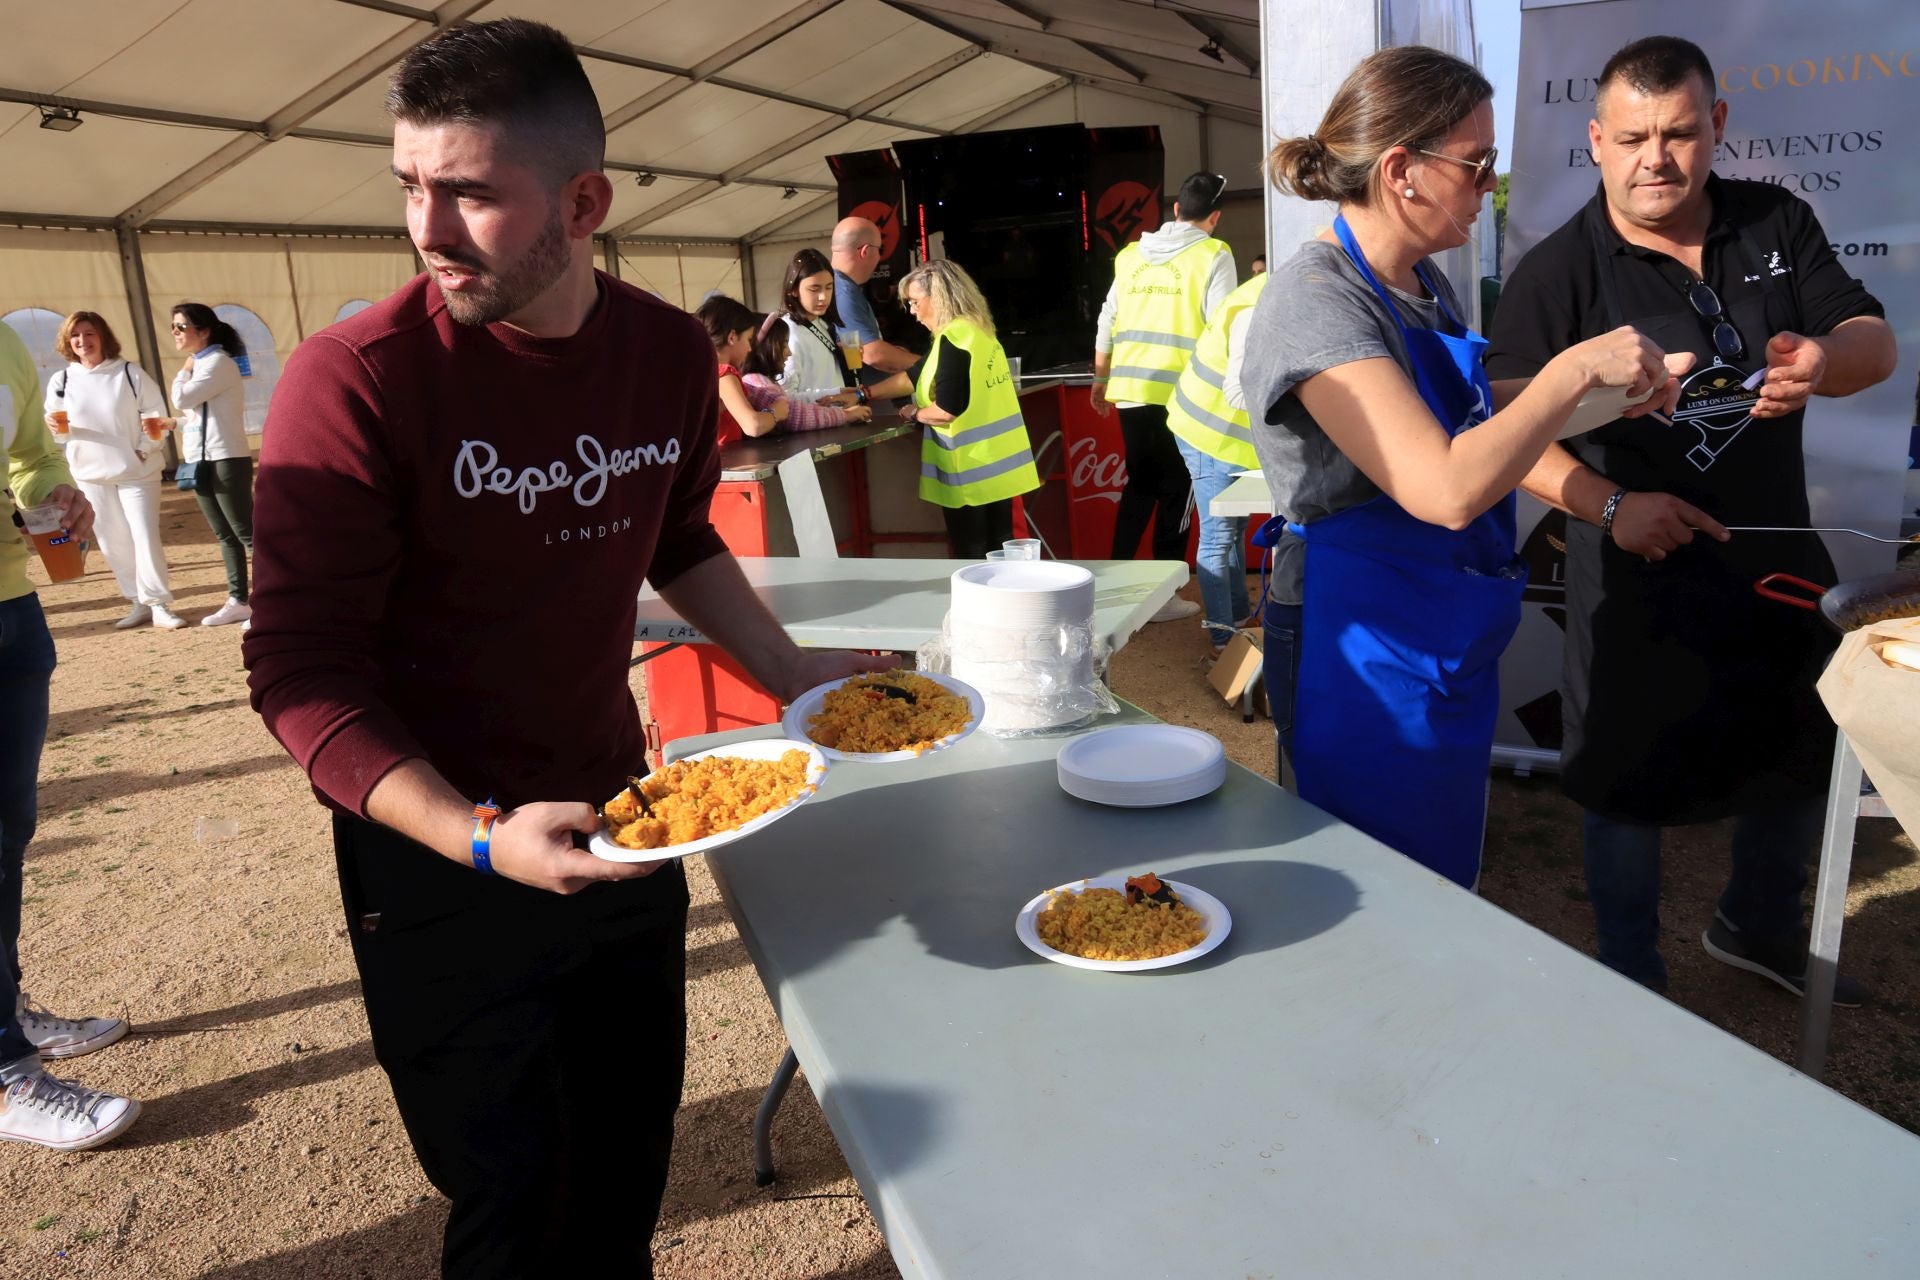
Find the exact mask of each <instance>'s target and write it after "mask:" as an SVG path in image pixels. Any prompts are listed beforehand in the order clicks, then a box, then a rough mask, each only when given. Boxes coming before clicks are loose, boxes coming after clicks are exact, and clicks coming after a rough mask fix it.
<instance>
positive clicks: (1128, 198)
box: [1093, 179, 1160, 253]
mask: <svg viewBox="0 0 1920 1280" xmlns="http://www.w3.org/2000/svg"><path fill="white" fill-rule="evenodd" d="M1159 212H1160V197H1159V193H1158V192H1157V191H1156V190H1154V189H1153V188H1150V187H1146V186H1143V185H1141V184H1140V183H1138V182H1134V181H1132V180H1131V179H1125V180H1122V181H1120V182H1116V183H1114V184H1113V185H1112V186H1110V187H1108V188H1107V189H1106V190H1105V191H1103V192H1101V193H1100V203H1099V204H1097V205H1095V206H1094V210H1093V229H1094V230H1095V231H1097V232H1099V234H1100V239H1101V240H1103V241H1105V242H1106V246H1107V248H1108V249H1109V250H1112V251H1113V252H1115V253H1118V252H1119V251H1120V248H1121V246H1122V245H1126V244H1131V243H1132V242H1133V241H1134V240H1136V239H1138V238H1139V236H1140V233H1141V232H1143V231H1146V230H1147V229H1148V221H1147V220H1148V219H1149V218H1153V217H1157V216H1158V215H1159Z"/></svg>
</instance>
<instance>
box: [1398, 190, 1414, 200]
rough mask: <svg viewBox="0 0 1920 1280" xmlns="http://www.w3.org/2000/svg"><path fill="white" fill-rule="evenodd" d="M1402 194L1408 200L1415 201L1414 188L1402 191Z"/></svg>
mask: <svg viewBox="0 0 1920 1280" xmlns="http://www.w3.org/2000/svg"><path fill="white" fill-rule="evenodd" d="M1400 194H1401V195H1403V196H1405V197H1406V198H1407V199H1409V200H1411V199H1413V188H1412V187H1408V188H1407V189H1406V190H1404V191H1402V192H1401V193H1400Z"/></svg>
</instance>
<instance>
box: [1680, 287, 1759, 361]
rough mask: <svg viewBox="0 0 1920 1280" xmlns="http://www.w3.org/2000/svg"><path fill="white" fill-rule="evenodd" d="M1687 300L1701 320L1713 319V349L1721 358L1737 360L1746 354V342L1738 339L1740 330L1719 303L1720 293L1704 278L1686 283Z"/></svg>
mask: <svg viewBox="0 0 1920 1280" xmlns="http://www.w3.org/2000/svg"><path fill="white" fill-rule="evenodd" d="M1687 302H1688V303H1689V304H1691V305H1692V307H1693V309H1694V312H1695V314H1697V315H1698V316H1699V317H1700V318H1701V319H1702V320H1711V321H1713V331H1712V332H1713V349H1714V350H1715V351H1717V352H1719V353H1720V358H1721V359H1722V360H1729V361H1731V360H1738V359H1740V358H1741V357H1742V356H1744V355H1746V354H1747V344H1746V343H1744V342H1742V341H1741V340H1740V331H1739V330H1738V329H1735V328H1734V327H1733V325H1732V324H1730V323H1728V321H1727V313H1726V309H1725V308H1723V307H1722V306H1721V305H1720V295H1719V294H1717V293H1715V292H1714V291H1713V287H1712V286H1711V285H1709V284H1708V283H1707V282H1706V281H1705V280H1696V281H1694V282H1693V283H1692V284H1690V285H1688V286H1687Z"/></svg>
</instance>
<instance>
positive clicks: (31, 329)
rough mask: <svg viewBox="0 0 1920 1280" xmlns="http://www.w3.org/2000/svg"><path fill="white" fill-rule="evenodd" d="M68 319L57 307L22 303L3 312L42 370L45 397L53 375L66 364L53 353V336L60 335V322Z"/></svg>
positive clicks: (34, 362) (41, 389) (42, 389)
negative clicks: (50, 307)
mask: <svg viewBox="0 0 1920 1280" xmlns="http://www.w3.org/2000/svg"><path fill="white" fill-rule="evenodd" d="M65 319H66V317H65V316H63V315H61V314H60V313H59V312H58V311H49V310H47V309H46V308H45V307H21V308H20V309H19V310H18V311H9V312H7V314H5V315H4V316H0V320H4V321H5V322H6V323H8V324H9V325H12V326H13V331H14V332H15V333H17V334H19V335H20V341H22V342H24V343H26V344H27V350H28V351H30V352H32V353H33V367H34V369H35V370H37V371H38V372H39V374H40V397H41V399H42V400H44V399H45V398H46V395H47V383H49V382H51V381H52V380H53V375H54V374H56V373H58V372H60V370H62V369H64V368H66V367H67V362H66V361H65V360H63V359H61V358H60V357H59V356H57V355H55V354H54V353H53V340H54V339H55V338H57V337H59V336H60V322H61V321H63V320H65Z"/></svg>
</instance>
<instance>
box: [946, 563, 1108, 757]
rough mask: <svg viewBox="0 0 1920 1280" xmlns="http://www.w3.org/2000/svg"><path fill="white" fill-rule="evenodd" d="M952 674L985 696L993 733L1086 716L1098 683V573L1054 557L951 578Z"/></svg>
mask: <svg viewBox="0 0 1920 1280" xmlns="http://www.w3.org/2000/svg"><path fill="white" fill-rule="evenodd" d="M952 581H953V603H952V607H951V610H950V612H949V614H948V619H947V630H948V637H949V640H950V642H951V644H952V656H953V674H954V676H955V678H957V679H959V680H963V681H965V682H966V683H967V684H969V685H972V686H973V687H974V688H976V689H978V690H979V691H980V693H981V695H982V696H983V697H984V698H985V699H986V704H987V711H986V717H985V719H984V722H983V727H985V728H987V729H989V730H1001V731H1007V730H1023V729H1050V728H1053V727H1054V726H1056V725H1062V724H1071V723H1073V722H1075V721H1076V720H1080V719H1084V718H1085V717H1086V715H1087V713H1088V711H1089V710H1090V709H1091V706H1092V704H1091V703H1090V702H1089V699H1088V698H1087V696H1086V691H1088V690H1090V689H1091V688H1092V686H1093V682H1094V674H1093V645H1092V642H1091V633H1092V626H1093V574H1092V572H1091V571H1089V570H1087V569H1085V568H1083V567H1081V566H1080V565H1076V564H1061V563H1060V562H1058V561H1054V560H1000V561H991V562H989V563H986V564H974V565H968V566H967V567H966V568H964V569H960V570H957V571H955V573H954V575H953V580H952Z"/></svg>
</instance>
